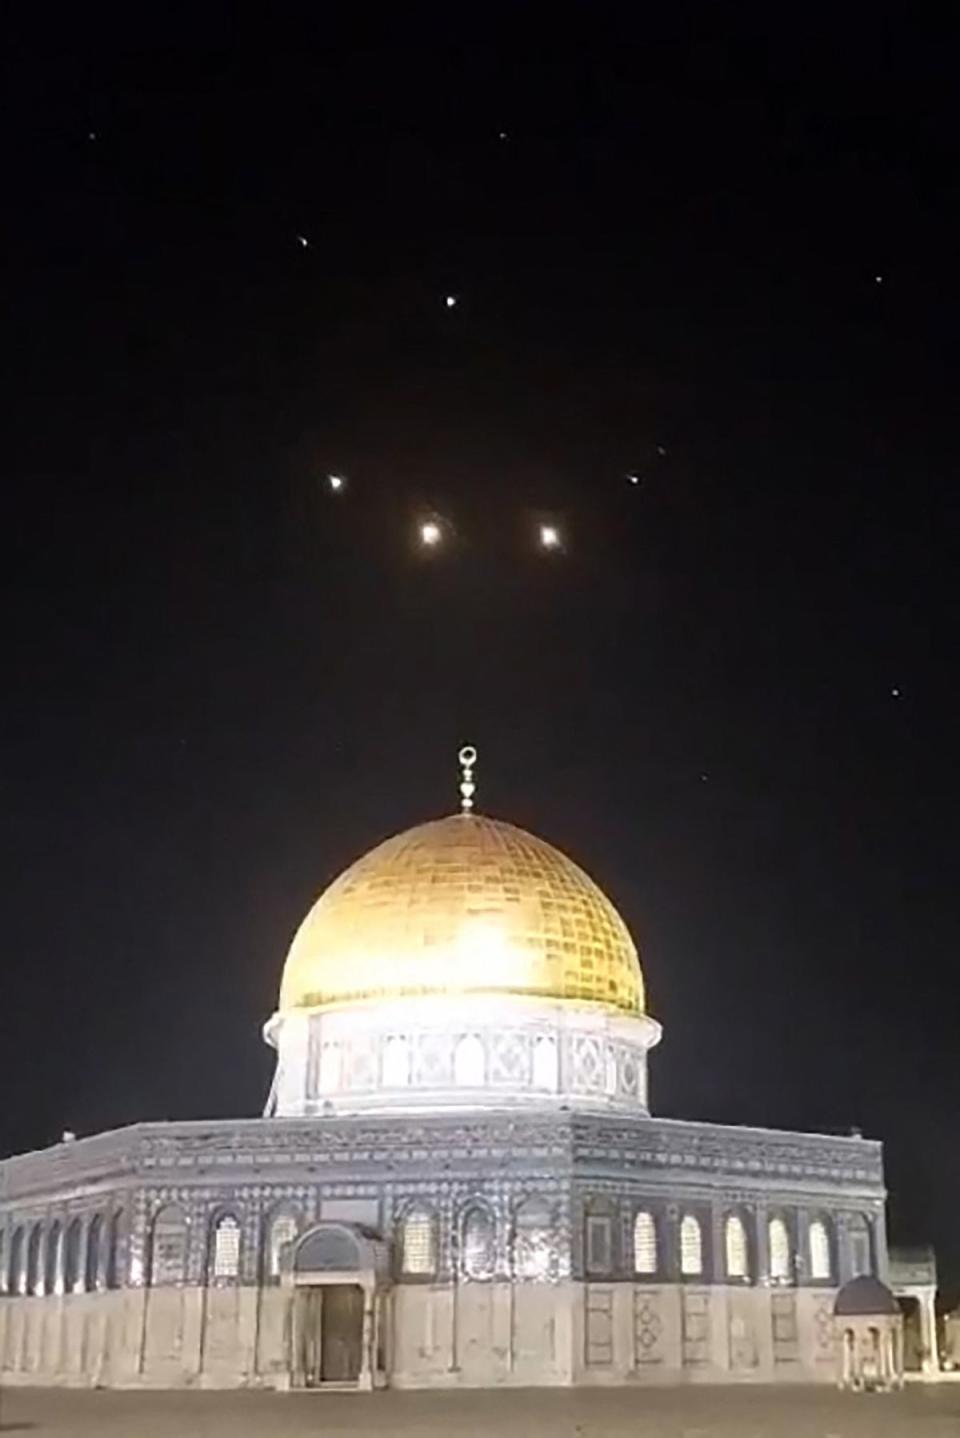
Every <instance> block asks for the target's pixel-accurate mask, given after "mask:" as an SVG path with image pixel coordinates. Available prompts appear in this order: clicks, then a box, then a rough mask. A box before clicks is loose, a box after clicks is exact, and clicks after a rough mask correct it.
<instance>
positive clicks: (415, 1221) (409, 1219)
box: [400, 1203, 437, 1278]
mask: <svg viewBox="0 0 960 1438" xmlns="http://www.w3.org/2000/svg"><path fill="white" fill-rule="evenodd" d="M400 1271H401V1272H402V1273H404V1274H406V1275H408V1276H409V1277H411V1278H432V1277H433V1275H434V1274H435V1273H436V1271H437V1220H436V1216H435V1215H434V1212H433V1209H432V1208H430V1207H428V1205H427V1204H423V1203H415V1204H414V1205H413V1207H412V1208H408V1209H407V1211H406V1213H405V1214H404V1216H403V1222H402V1223H401V1225H400Z"/></svg>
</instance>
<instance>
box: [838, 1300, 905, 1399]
mask: <svg viewBox="0 0 960 1438" xmlns="http://www.w3.org/2000/svg"><path fill="white" fill-rule="evenodd" d="M833 1318H834V1326H835V1331H836V1339H837V1365H838V1379H839V1384H840V1387H841V1388H849V1389H852V1390H853V1391H855V1392H860V1393H870V1392H890V1391H891V1390H893V1389H896V1388H902V1387H903V1317H902V1315H901V1312H900V1305H899V1304H898V1303H897V1300H896V1299H895V1298H894V1296H893V1294H892V1293H891V1292H890V1289H889V1288H888V1287H887V1285H886V1284H885V1283H881V1282H880V1280H879V1278H874V1277H872V1276H871V1275H869V1274H863V1275H861V1277H859V1278H851V1279H850V1281H849V1283H845V1284H844V1285H843V1287H842V1288H841V1289H840V1291H839V1293H838V1294H837V1296H836V1299H835V1301H834V1305H833Z"/></svg>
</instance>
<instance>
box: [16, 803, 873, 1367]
mask: <svg viewBox="0 0 960 1438" xmlns="http://www.w3.org/2000/svg"><path fill="white" fill-rule="evenodd" d="M464 803H465V808H464V812H462V813H458V814H453V815H450V816H448V817H446V818H441V819H438V820H433V821H430V822H428V823H424V824H420V825H418V826H417V827H415V828H413V829H410V830H408V831H406V832H404V833H402V834H399V835H397V836H396V837H394V838H391V839H388V840H386V842H384V843H382V844H380V845H378V846H377V847H376V848H374V849H372V850H371V851H370V852H369V853H368V854H366V855H364V856H363V857H362V858H360V859H358V860H357V861H356V862H355V863H354V864H352V865H351V866H350V867H349V868H347V869H346V870H345V871H344V872H343V873H342V874H341V875H340V877H339V878H338V879H336V880H335V881H334V883H333V884H331V885H330V887H329V888H328V889H327V890H326V891H325V892H324V893H323V894H322V895H321V896H320V898H319V899H318V900H317V902H316V903H315V904H314V906H313V908H312V909H311V910H310V912H309V913H308V914H307V916H306V918H305V919H304V921H303V923H302V924H301V926H300V928H299V930H298V931H297V933H296V935H295V937H294V940H293V943H292V945H291V947H290V950H289V953H288V955H287V960H286V964H285V966H284V970H283V976H282V981H281V984H280V994H279V1001H278V1005H277V1009H276V1012H275V1013H274V1014H273V1015H272V1016H271V1017H270V1018H269V1019H268V1020H267V1022H266V1024H265V1028H264V1035H265V1037H266V1040H267V1042H268V1043H269V1044H271V1045H272V1046H273V1048H275V1049H276V1052H277V1064H276V1072H275V1077H274V1081H273V1084H272V1087H271V1092H270V1096H269V1099H268V1102H267V1106H266V1111H265V1114H264V1116H263V1117H260V1118H245V1119H237V1120H217V1121H212V1122H208V1123H198V1122H190V1123H143V1124H135V1125H133V1126H131V1127H129V1128H124V1129H119V1130H116V1131H113V1132H109V1133H103V1134H99V1135H96V1136H94V1137H89V1138H81V1139H76V1140H71V1141H67V1142H64V1143H61V1144H58V1145H56V1146H54V1147H52V1148H49V1149H46V1150H43V1151H41V1152H37V1153H30V1154H24V1155H21V1156H18V1157H14V1158H10V1159H7V1160H5V1161H3V1162H2V1163H0V1365H2V1380H3V1381H4V1382H8V1383H15V1382H19V1383H30V1384H37V1383H64V1384H87V1385H93V1384H101V1385H112V1386H126V1387H131V1386H137V1385H143V1386H154V1387H157V1386H169V1387H174V1386H177V1387H178V1386H187V1385H189V1386H199V1387H274V1388H292V1389H300V1388H311V1389H313V1388H316V1389H322V1388H324V1387H330V1388H334V1389H341V1388H343V1387H345V1386H346V1387H355V1388H358V1389H363V1388H385V1387H408V1388H415V1387H457V1386H469V1387H484V1386H502V1385H517V1386H530V1385H573V1384H578V1385H588V1384H634V1385H638V1386H642V1385H644V1384H650V1383H660V1384H663V1383H681V1382H697V1381H703V1382H718V1381H749V1380H754V1381H764V1382H770V1381H774V1380H784V1381H789V1382H797V1381H811V1382H816V1381H833V1380H834V1378H835V1374H836V1366H835V1348H834V1337H833V1303H834V1298H835V1295H836V1292H837V1290H838V1288H839V1287H840V1286H841V1285H842V1284H843V1283H845V1282H846V1281H847V1280H848V1279H850V1278H853V1277H856V1276H858V1275H862V1274H871V1275H873V1276H875V1277H878V1278H880V1279H883V1278H885V1277H886V1272H887V1247H886V1234H885V1222H884V1201H885V1190H884V1181H883V1170H882V1156H881V1148H880V1145H879V1144H878V1143H876V1142H872V1141H869V1140H866V1139H863V1138H859V1137H855V1138H840V1137H836V1136H826V1135H818V1134H800V1133H785V1132H775V1131H771V1130H760V1129H751V1128H739V1127H726V1126H720V1125H716V1124H701V1123H690V1122H681V1121H677V1120H672V1119H657V1118H655V1117H652V1116H651V1112H650V1106H649V1100H648V1083H647V1063H648V1055H649V1052H650V1050H651V1049H652V1048H654V1047H655V1045H656V1044H657V1043H658V1042H659V1040H660V1035H661V1030H660V1025H659V1024H658V1023H657V1022H656V1020H655V1019H654V1018H652V1017H651V1016H650V1015H649V1014H648V1013H647V1009H646V997H645V988H644V981H643V974H642V971H641V966H640V959H639V956H638V953H637V949H636V946H635V944H634V942H633V939H632V938H631V935H630V933H629V931H628V929H627V926H626V925H625V923H624V922H623V920H622V918H621V917H620V915H619V914H618V913H617V911H616V909H615V908H614V906H613V905H612V904H611V902H610V900H609V899H608V898H607V897H606V896H605V895H604V893H603V892H602V890H601V889H600V888H599V887H598V886H597V884H596V883H595V882H594V881H593V880H592V879H591V878H590V877H588V875H587V874H586V873H585V872H584V871H583V869H581V868H580V867H579V866H578V865H577V864H576V863H574V862H573V860H571V859H570V858H568V857H567V856H566V855H564V854H561V853H560V852H559V851H558V850H557V849H555V848H553V847H552V846H551V845H550V844H548V843H546V842H545V841H544V840H542V839H540V838H537V837H535V836H533V835H531V834H528V833H525V832H524V831H523V830H521V829H518V828H516V827H514V826H513V825H512V824H509V823H505V822H502V821H500V820H494V819H490V818H487V817H484V816H482V815H479V814H476V813H474V812H473V811H472V784H471V783H470V781H469V775H468V777H467V782H466V784H465V793H464Z"/></svg>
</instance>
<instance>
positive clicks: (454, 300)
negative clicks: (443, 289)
mask: <svg viewBox="0 0 960 1438" xmlns="http://www.w3.org/2000/svg"><path fill="white" fill-rule="evenodd" d="M456 303H457V297H456V295H447V309H448V310H452V309H453V307H454V305H455V304H456Z"/></svg>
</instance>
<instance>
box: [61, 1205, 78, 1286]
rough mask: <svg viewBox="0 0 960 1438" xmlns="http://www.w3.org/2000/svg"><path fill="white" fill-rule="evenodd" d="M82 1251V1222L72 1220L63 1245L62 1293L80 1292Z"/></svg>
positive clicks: (76, 1219) (75, 1219)
mask: <svg viewBox="0 0 960 1438" xmlns="http://www.w3.org/2000/svg"><path fill="white" fill-rule="evenodd" d="M82 1251H83V1222H82V1220H81V1219H79V1218H73V1219H71V1220H70V1223H69V1225H68V1227H67V1235H66V1238H65V1239H64V1245H63V1291H64V1293H78V1292H79V1291H80V1289H79V1285H80V1278H81V1274H80V1255H81V1253H82Z"/></svg>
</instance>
